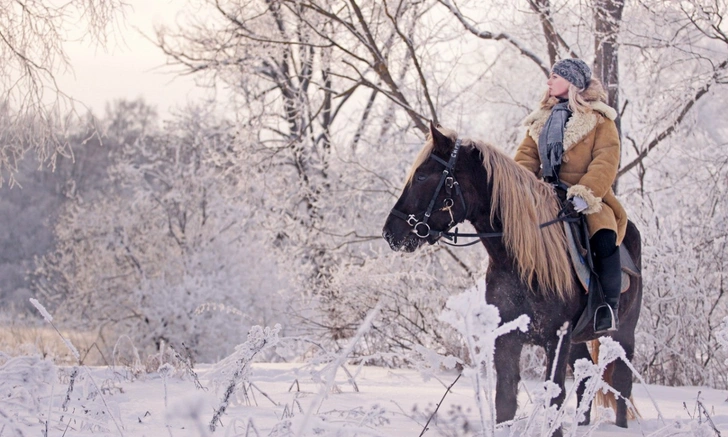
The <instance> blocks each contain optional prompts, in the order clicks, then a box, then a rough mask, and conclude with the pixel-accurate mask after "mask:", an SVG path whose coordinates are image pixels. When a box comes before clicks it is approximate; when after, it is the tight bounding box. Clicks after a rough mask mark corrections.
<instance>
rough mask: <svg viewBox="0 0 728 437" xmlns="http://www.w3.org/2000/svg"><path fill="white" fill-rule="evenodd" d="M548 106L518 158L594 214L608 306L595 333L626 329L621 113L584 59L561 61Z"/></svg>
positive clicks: (592, 234) (597, 318) (593, 239)
mask: <svg viewBox="0 0 728 437" xmlns="http://www.w3.org/2000/svg"><path fill="white" fill-rule="evenodd" d="M546 84H547V85H548V90H547V92H546V94H545V95H544V97H543V99H542V100H541V102H540V103H541V104H540V109H538V110H536V111H535V112H533V113H532V114H531V115H529V116H528V117H527V118H526V121H525V123H524V124H525V125H526V126H527V127H528V133H527V135H526V138H525V139H524V140H523V142H522V143H521V144H520V146H519V147H518V150H517V152H516V156H515V160H516V161H517V162H518V163H519V164H521V165H522V166H524V167H525V168H527V169H528V170H530V171H532V172H534V173H535V174H536V175H537V176H538V177H541V178H543V179H544V180H545V181H547V182H550V183H553V184H555V185H558V184H559V182H563V183H564V184H565V185H566V186H568V190H567V192H566V198H567V199H568V200H567V201H568V202H571V204H572V206H573V208H574V210H575V211H576V212H578V213H581V214H584V215H585V216H586V222H587V226H588V228H589V242H590V245H591V249H592V254H593V259H594V269H595V271H596V273H597V275H599V282H600V284H601V286H602V290H603V291H604V297H605V301H606V303H607V305H604V306H602V307H599V308H597V310H596V313H595V315H594V331H595V333H597V334H603V333H606V332H608V331H613V330H616V329H617V328H618V319H617V307H618V304H619V294H620V291H621V290H620V288H621V266H620V262H619V250H618V249H619V244H621V242H622V239H623V238H624V233H625V229H626V227H627V214H626V212H625V211H624V208H622V205H621V204H620V203H619V201H618V200H617V198H616V197H615V196H614V192H613V191H612V184H614V180H615V178H616V176H617V170H618V168H619V158H620V148H619V147H620V146H619V133H618V132H617V127H616V125H615V124H614V119H615V118H616V117H617V112H616V111H615V110H614V109H613V108H611V107H609V106H608V105H607V104H606V103H605V101H606V92H605V91H604V88H603V87H602V84H601V83H600V82H599V80H598V79H596V78H594V77H592V75H591V70H590V69H589V66H588V65H587V64H586V63H585V62H584V61H582V60H580V59H563V60H561V61H558V62H557V63H556V64H554V66H553V68H552V70H551V76H550V77H549V79H548V81H547V82H546Z"/></svg>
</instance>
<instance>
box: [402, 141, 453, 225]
mask: <svg viewBox="0 0 728 437" xmlns="http://www.w3.org/2000/svg"><path fill="white" fill-rule="evenodd" d="M461 144H462V140H461V139H458V140H457V141H455V147H454V148H453V149H452V152H450V158H449V159H448V160H447V161H445V160H444V159H442V158H440V157H439V156H437V155H435V154H433V153H430V156H429V159H433V160H435V161H437V162H439V163H440V164H442V165H443V166H445V168H444V169H443V170H442V174H441V175H440V181H439V182H438V183H437V188H435V193H434V194H433V195H432V199H431V200H430V203H429V204H428V205H427V209H426V210H425V211H424V212H420V213H418V214H406V213H403V212H401V211H398V210H396V209H394V208H392V210H391V211H390V214H392V215H393V216H395V217H398V218H401V219H402V220H404V221H406V222H407V224H408V225H410V226H411V227H412V232H413V233H414V234H415V235H417V236H418V237H420V238H427V237H429V236H430V235H436V236H438V237H443V236H444V237H448V236H450V235H451V234H450V233H449V232H448V231H449V230H450V229H451V228H452V227H453V226H455V225H456V224H458V223H460V222H461V221H463V220H465V217H464V216H463V218H462V219H461V220H458V221H456V220H455V216H454V215H453V212H452V207H453V205H455V201H454V200H453V197H452V193H453V190H454V191H455V195H456V196H457V197H458V199H459V200H460V203H461V204H462V206H463V215H465V214H466V212H467V206H466V205H465V198H464V197H463V192H462V190H461V189H460V184H459V183H458V181H457V179H455V163H457V160H458V152H459V151H460V146H461ZM443 187H444V188H445V194H447V197H446V198H445V199H444V200H443V202H442V207H440V209H438V210H437V211H447V212H448V213H450V223H449V224H448V225H447V228H446V229H445V230H444V231H435V230H432V229H430V225H429V224H428V223H427V222H428V221H429V220H430V217H431V216H432V213H433V212H434V210H435V203H436V202H437V198H438V197H439V196H440V191H442V189H443ZM455 235H456V234H455Z"/></svg>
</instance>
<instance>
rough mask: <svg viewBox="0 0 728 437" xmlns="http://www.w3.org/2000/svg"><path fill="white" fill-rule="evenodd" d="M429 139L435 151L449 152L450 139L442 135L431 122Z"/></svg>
mask: <svg viewBox="0 0 728 437" xmlns="http://www.w3.org/2000/svg"><path fill="white" fill-rule="evenodd" d="M430 138H432V143H433V144H434V146H435V147H434V148H435V150H438V149H439V150H449V147H450V138H448V137H447V136H445V135H443V134H442V132H440V131H439V130H438V129H437V127H436V126H435V123H434V122H433V121H432V120H430Z"/></svg>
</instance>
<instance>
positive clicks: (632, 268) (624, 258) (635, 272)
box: [619, 244, 642, 278]
mask: <svg viewBox="0 0 728 437" xmlns="http://www.w3.org/2000/svg"><path fill="white" fill-rule="evenodd" d="M619 262H620V263H621V265H622V271H623V272H626V273H627V274H628V275H630V276H634V277H635V278H639V277H640V276H642V273H641V272H640V269H639V268H637V265H636V264H635V263H634V260H633V259H632V256H631V255H630V254H629V252H628V251H627V248H626V247H625V246H624V244H621V245H620V246H619Z"/></svg>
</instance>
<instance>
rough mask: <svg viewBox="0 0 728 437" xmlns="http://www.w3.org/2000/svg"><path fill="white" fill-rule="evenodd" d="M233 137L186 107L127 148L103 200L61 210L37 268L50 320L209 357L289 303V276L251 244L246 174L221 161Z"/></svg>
mask: <svg viewBox="0 0 728 437" xmlns="http://www.w3.org/2000/svg"><path fill="white" fill-rule="evenodd" d="M230 132H231V129H230V125H228V124H226V123H221V122H218V121H217V120H216V119H215V117H213V116H212V115H211V114H209V113H207V112H205V111H203V110H201V109H189V110H187V111H185V112H184V113H182V114H180V115H178V116H177V117H176V118H175V119H174V120H172V121H170V122H168V123H167V125H166V126H165V128H164V129H163V130H162V131H161V132H158V133H151V134H149V135H147V136H144V137H141V138H140V139H138V140H137V141H135V142H134V143H131V144H127V145H126V146H125V148H124V150H123V154H122V156H121V158H120V159H119V161H118V163H116V164H115V165H114V166H112V168H111V169H110V171H109V177H110V185H111V187H113V189H110V190H108V192H107V193H105V195H104V196H103V197H99V198H98V199H95V200H94V201H90V202H75V203H72V204H70V205H68V207H67V208H66V210H65V212H64V214H63V215H62V217H61V218H60V220H59V221H58V223H57V225H56V238H57V248H56V250H55V251H54V252H53V253H52V254H51V255H49V256H47V257H46V258H45V260H44V261H45V262H44V264H43V265H42V266H41V268H40V271H39V272H38V274H39V275H40V274H44V275H45V280H44V281H43V283H42V284H43V287H44V288H45V293H47V294H48V295H49V297H52V298H53V299H54V302H56V305H58V306H59V309H58V310H57V311H56V313H57V314H58V315H59V316H57V317H63V318H64V320H65V322H66V323H67V324H71V325H72V326H75V327H77V328H81V327H83V328H87V329H97V330H98V332H99V335H100V337H101V338H102V339H103V340H104V341H105V342H106V345H107V347H109V348H111V347H113V345H114V342H115V341H116V339H117V338H118V337H119V335H121V334H125V335H128V336H129V337H130V338H131V339H132V341H133V343H134V344H135V345H136V346H137V347H138V348H140V349H142V350H146V351H151V350H154V349H155V347H159V345H160V344H161V342H162V341H164V342H165V343H167V344H171V345H172V346H173V347H175V348H176V349H177V350H179V351H182V350H184V349H183V348H186V349H188V350H189V351H190V352H191V353H192V354H193V358H195V359H197V360H200V359H201V360H213V359H215V358H217V357H219V356H220V354H224V353H227V352H229V351H230V350H231V349H232V347H233V346H234V345H235V344H237V343H239V342H240V338H241V336H242V335H243V334H244V333H245V332H246V331H247V329H248V328H249V327H250V326H251V325H254V324H265V323H267V322H268V321H269V319H270V318H271V315H272V314H273V313H274V312H276V311H277V310H278V309H279V308H280V307H283V306H284V305H285V302H284V301H282V300H281V299H280V298H278V297H277V293H278V292H279V291H280V290H279V287H280V285H279V284H280V282H281V281H280V280H278V279H276V278H281V277H284V276H285V275H283V274H281V273H280V272H279V271H278V269H277V265H276V263H275V262H274V260H272V259H271V258H270V257H269V256H268V253H269V252H268V251H267V250H266V249H265V248H264V246H263V245H262V244H260V242H259V241H258V240H256V239H255V238H254V237H252V233H253V231H254V225H255V224H258V223H259V222H258V221H257V219H256V217H255V213H256V208H255V205H251V204H249V203H248V202H246V200H245V197H244V195H245V194H246V193H245V190H246V189H247V186H246V185H245V184H243V183H242V182H244V181H245V180H246V177H245V175H237V174H234V173H232V172H230V168H229V163H227V162H226V158H225V157H226V155H227V154H228V153H230V150H229V149H230V147H231V142H232V137H231V136H230ZM183 345H184V346H183Z"/></svg>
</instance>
